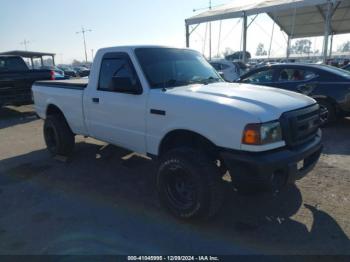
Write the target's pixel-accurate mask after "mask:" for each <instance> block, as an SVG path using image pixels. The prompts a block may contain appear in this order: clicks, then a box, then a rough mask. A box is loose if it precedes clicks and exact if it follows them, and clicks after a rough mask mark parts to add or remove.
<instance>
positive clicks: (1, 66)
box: [0, 59, 6, 72]
mask: <svg viewBox="0 0 350 262" xmlns="http://www.w3.org/2000/svg"><path fill="white" fill-rule="evenodd" d="M1 71H6V67H5V59H0V72H1Z"/></svg>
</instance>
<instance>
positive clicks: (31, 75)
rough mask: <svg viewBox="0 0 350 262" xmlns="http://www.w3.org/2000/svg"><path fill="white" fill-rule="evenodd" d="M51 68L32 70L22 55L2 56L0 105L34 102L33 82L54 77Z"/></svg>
mask: <svg viewBox="0 0 350 262" xmlns="http://www.w3.org/2000/svg"><path fill="white" fill-rule="evenodd" d="M53 77H54V76H53V72H52V71H51V70H30V69H29V68H28V66H27V64H26V63H25V62H24V60H23V59H22V58H21V57H20V56H8V55H6V56H5V55H1V56H0V106H3V105H24V104H29V103H32V93H31V87H32V84H33V83H34V82H35V81H37V80H50V79H53Z"/></svg>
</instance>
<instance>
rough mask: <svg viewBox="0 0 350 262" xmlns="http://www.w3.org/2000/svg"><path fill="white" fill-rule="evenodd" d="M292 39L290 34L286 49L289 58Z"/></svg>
mask: <svg viewBox="0 0 350 262" xmlns="http://www.w3.org/2000/svg"><path fill="white" fill-rule="evenodd" d="M291 41H292V39H291V37H290V36H288V39H287V50H286V57H287V59H289V57H290V43H291Z"/></svg>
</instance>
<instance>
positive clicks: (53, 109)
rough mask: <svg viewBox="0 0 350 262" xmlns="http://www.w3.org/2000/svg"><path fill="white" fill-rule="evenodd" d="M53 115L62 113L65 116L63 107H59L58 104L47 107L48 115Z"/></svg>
mask: <svg viewBox="0 0 350 262" xmlns="http://www.w3.org/2000/svg"><path fill="white" fill-rule="evenodd" d="M52 115H61V116H63V117H64V115H63V113H62V111H61V109H59V108H58V107H57V106H55V105H52V104H51V105H49V106H48V107H47V109H46V116H52Z"/></svg>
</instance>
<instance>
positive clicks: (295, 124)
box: [280, 104, 321, 147]
mask: <svg viewBox="0 0 350 262" xmlns="http://www.w3.org/2000/svg"><path fill="white" fill-rule="evenodd" d="M280 121H281V125H282V130H283V138H284V140H285V141H286V143H287V146H291V147H295V146H298V145H301V144H304V143H306V142H308V141H310V140H312V139H314V138H315V136H316V135H317V131H318V129H319V127H320V124H321V120H320V107H319V105H318V104H315V105H312V106H309V107H306V108H302V109H297V110H293V111H289V112H286V113H284V114H282V116H281V119H280Z"/></svg>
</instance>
